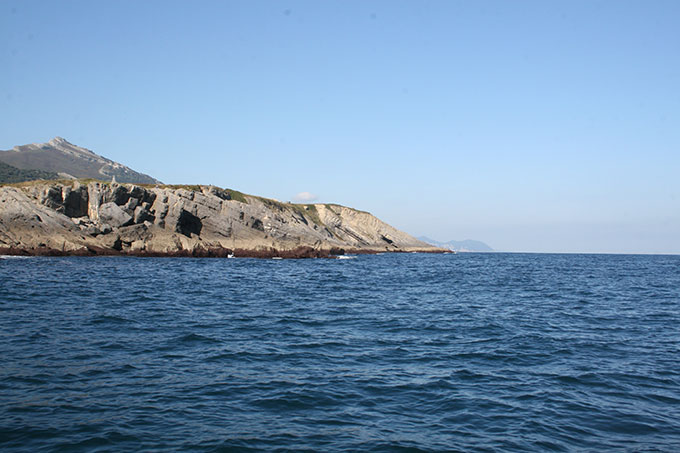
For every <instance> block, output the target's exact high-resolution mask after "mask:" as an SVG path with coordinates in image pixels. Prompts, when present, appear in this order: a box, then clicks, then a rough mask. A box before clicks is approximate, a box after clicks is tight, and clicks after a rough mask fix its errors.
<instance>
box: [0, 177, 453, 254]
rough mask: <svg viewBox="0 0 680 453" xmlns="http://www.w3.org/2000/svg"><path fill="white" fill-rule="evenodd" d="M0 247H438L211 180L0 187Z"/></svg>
mask: <svg viewBox="0 0 680 453" xmlns="http://www.w3.org/2000/svg"><path fill="white" fill-rule="evenodd" d="M0 248H1V249H4V253H7V252H8V251H9V252H11V253H33V254H51V253H55V254H114V253H122V254H137V255H191V256H223V255H226V254H230V253H236V255H237V256H239V255H241V256H260V255H262V256H267V254H269V255H272V256H275V255H284V256H294V254H293V255H291V251H294V250H297V251H298V252H299V251H303V252H304V253H302V254H303V255H305V256H323V255H324V254H328V253H330V252H331V251H332V252H333V253H341V249H344V250H347V251H354V252H368V251H373V252H377V251H440V249H437V248H436V247H433V246H430V245H429V244H426V243H424V242H421V241H419V240H417V239H415V238H413V237H412V236H409V235H408V234H406V233H403V232H401V231H399V230H397V229H395V228H393V227H391V226H390V225H388V224H386V223H384V222H382V221H380V220H379V219H377V218H376V217H374V216H373V215H371V214H369V213H367V212H362V211H357V210H355V209H351V208H347V207H344V206H339V205H334V204H307V205H300V204H292V203H281V202H278V201H275V200H270V199H266V198H261V197H256V196H250V195H245V194H242V193H240V192H236V191H232V190H228V189H227V190H225V189H220V188H217V187H213V186H161V185H156V186H141V185H130V184H117V183H103V182H89V183H84V182H79V181H74V182H70V181H62V182H31V183H22V184H15V185H6V186H2V187H0ZM258 253H259V254H260V255H258ZM286 253H288V255H286ZM298 254H299V253H298Z"/></svg>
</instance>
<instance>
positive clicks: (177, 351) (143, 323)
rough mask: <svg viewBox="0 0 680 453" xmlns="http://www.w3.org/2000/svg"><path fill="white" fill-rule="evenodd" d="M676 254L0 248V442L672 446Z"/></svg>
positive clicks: (248, 447) (679, 388)
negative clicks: (261, 256)
mask: <svg viewBox="0 0 680 453" xmlns="http://www.w3.org/2000/svg"><path fill="white" fill-rule="evenodd" d="M679 330H680V256H621V255H620V256H616V255H531V254H458V255H424V254H398V255H380V256H360V257H358V258H357V259H353V260H290V261H287V260H278V261H277V260H254V259H233V260H225V259H169V258H168V259H153V258H111V257H109V258H28V259H0V338H1V339H2V349H1V352H0V354H1V355H0V359H1V360H2V366H1V367H0V449H1V450H3V451H34V452H38V451H137V450H143V451H168V450H183V451H466V452H468V451H479V452H495V451H536V450H540V451H584V450H585V451H603V450H604V451H607V450H620V451H668V452H672V451H680V331H679Z"/></svg>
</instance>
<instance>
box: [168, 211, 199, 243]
mask: <svg viewBox="0 0 680 453" xmlns="http://www.w3.org/2000/svg"><path fill="white" fill-rule="evenodd" d="M202 229H203V222H201V219H199V218H198V217H196V216H195V215H193V214H192V213H190V212H189V211H187V210H185V209H182V211H181V212H180V213H179V217H178V218H177V224H176V225H175V231H176V232H177V233H180V234H183V235H184V236H186V237H191V235H192V234H195V235H196V236H199V235H200V234H201V230H202Z"/></svg>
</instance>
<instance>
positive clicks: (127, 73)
mask: <svg viewBox="0 0 680 453" xmlns="http://www.w3.org/2000/svg"><path fill="white" fill-rule="evenodd" d="M678 20H680V3H677V2H672V1H651V2H642V1H588V2H586V1H568V2H566V1H564V2H560V1H558V2H551V3H545V2H539V1H527V2H522V3H509V2H501V1H485V2H451V1H433V2H427V3H426V4H423V3H420V2H400V1H375V2H357V1H349V2H311V1H291V2H276V3H275V2H258V3H255V2H201V3H200V4H197V5H195V4H189V3H186V4H183V3H178V4H177V3H175V4H167V3H165V2H153V1H150V2H143V3H137V2H128V1H123V2H116V3H103V2H94V3H93V2H85V1H65V2H60V3H52V2H36V1H22V2H18V1H17V2H14V1H7V2H3V3H2V5H0V43H2V45H1V46H0V55H1V56H0V62H1V63H2V64H3V67H4V69H5V70H4V71H3V73H4V74H3V76H1V77H0V102H1V103H2V108H1V109H0V149H11V148H12V147H13V146H16V145H22V144H27V143H34V142H46V141H48V140H50V139H51V138H53V137H54V136H62V137H64V138H65V139H67V140H69V141H70V142H72V143H74V144H76V145H78V146H82V147H85V148H89V149H91V150H93V151H94V152H95V153H97V154H100V155H102V156H105V157H107V158H110V159H113V160H115V161H117V162H120V163H122V164H125V165H127V166H129V167H131V168H133V169H134V170H136V171H139V172H143V173H147V174H149V175H151V176H153V177H155V178H158V179H160V180H162V181H163V182H165V183H171V184H180V183H199V184H214V185H218V186H221V187H230V188H234V189H237V190H241V191H243V192H247V193H252V194H257V195H261V196H265V197H271V198H276V199H279V200H281V201H288V200H290V201H300V202H334V203H339V204H343V205H346V206H351V207H354V208H357V209H361V210H366V211H369V212H371V213H373V214H375V215H376V216H378V217H379V218H381V219H382V220H384V221H386V222H388V223H390V224H392V225H394V226H395V227H397V228H399V229H401V230H404V231H406V232H408V233H410V234H412V235H413V236H428V237H431V238H433V239H436V240H439V241H443V242H445V241H449V240H463V239H475V240H480V241H483V242H485V243H487V244H488V245H489V246H491V247H492V248H494V249H495V250H496V251H503V252H512V251H518V252H547V253H550V252H558V253H662V254H678V253H680V234H679V233H680V209H679V208H680V178H678V176H677V175H678V174H680V152H678V145H680V127H678V125H679V124H680V121H678V120H680V115H679V112H680V92H678V89H677V87H678V86H680V63H679V62H678V58H677V56H678V55H680V29H679V28H678V27H677V23H678Z"/></svg>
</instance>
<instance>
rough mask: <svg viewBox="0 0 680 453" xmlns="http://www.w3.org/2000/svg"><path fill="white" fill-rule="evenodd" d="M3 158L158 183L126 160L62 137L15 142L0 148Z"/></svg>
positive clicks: (27, 166)
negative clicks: (125, 163)
mask: <svg viewBox="0 0 680 453" xmlns="http://www.w3.org/2000/svg"><path fill="white" fill-rule="evenodd" d="M0 162H3V163H5V164H8V165H11V166H12V167H16V168H18V169H20V170H42V171H45V172H51V173H58V174H59V176H60V177H63V178H93V179H100V180H103V181H110V180H111V178H113V177H114V176H115V178H116V181H117V182H120V183H136V184H159V183H160V181H158V180H157V179H155V178H152V177H151V176H149V175H145V174H143V173H138V172H136V171H134V170H132V169H131V168H129V167H126V166H125V165H123V164H119V163H118V162H114V161H112V160H110V159H107V158H105V157H102V156H99V155H97V154H95V153H93V152H92V151H90V150H89V149H85V148H81V147H80V146H76V145H74V144H72V143H69V142H68V141H66V140H64V139H63V138H61V137H55V138H53V139H52V140H50V141H49V142H47V143H34V144H31V145H23V146H15V147H14V148H13V149H11V150H9V151H0Z"/></svg>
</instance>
